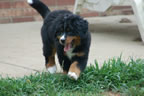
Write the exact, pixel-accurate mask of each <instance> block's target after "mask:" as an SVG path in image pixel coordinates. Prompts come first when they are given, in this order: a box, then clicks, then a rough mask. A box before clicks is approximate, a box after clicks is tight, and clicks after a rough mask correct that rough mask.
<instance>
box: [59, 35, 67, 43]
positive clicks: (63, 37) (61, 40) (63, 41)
mask: <svg viewBox="0 0 144 96" xmlns="http://www.w3.org/2000/svg"><path fill="white" fill-rule="evenodd" d="M65 40H66V37H65V34H63V35H62V36H61V38H60V43H61V44H62V45H64V44H65Z"/></svg>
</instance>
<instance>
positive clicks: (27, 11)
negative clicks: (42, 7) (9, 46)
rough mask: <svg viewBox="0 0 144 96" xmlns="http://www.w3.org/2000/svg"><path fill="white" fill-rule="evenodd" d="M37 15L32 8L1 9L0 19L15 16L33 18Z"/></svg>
mask: <svg viewBox="0 0 144 96" xmlns="http://www.w3.org/2000/svg"><path fill="white" fill-rule="evenodd" d="M37 14H38V13H37V12H36V11H35V10H34V9H32V8H23V9H18V8H16V9H2V10H0V17H10V16H12V17H15V16H34V15H37Z"/></svg>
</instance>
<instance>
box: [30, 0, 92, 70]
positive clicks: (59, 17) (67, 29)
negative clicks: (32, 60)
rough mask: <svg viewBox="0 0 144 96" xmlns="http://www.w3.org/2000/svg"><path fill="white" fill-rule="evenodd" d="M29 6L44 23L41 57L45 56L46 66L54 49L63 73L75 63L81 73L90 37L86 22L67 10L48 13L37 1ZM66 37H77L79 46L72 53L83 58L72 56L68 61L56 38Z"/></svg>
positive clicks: (86, 57) (43, 5) (45, 7)
mask: <svg viewBox="0 0 144 96" xmlns="http://www.w3.org/2000/svg"><path fill="white" fill-rule="evenodd" d="M33 1H34V3H33V4H31V6H32V7H33V8H35V9H36V10H37V11H38V12H39V13H40V14H41V16H42V17H43V18H44V23H43V26H42V29H41V36H42V41H43V55H44V56H45V61H46V64H47V63H48V61H49V60H48V57H49V56H51V55H52V50H53V49H54V48H56V52H57V55H58V59H59V63H60V64H61V66H62V67H63V70H64V71H67V72H68V71H69V68H70V65H71V64H72V63H73V62H74V61H77V62H78V65H77V67H79V68H80V70H81V71H83V70H84V69H85V67H86V65H87V60H88V54H89V48H90V42H91V36H90V32H89V31H88V22H87V21H86V20H84V19H83V18H82V17H80V16H78V15H75V14H73V13H72V12H70V11H67V10H57V11H53V12H50V10H49V9H48V7H47V6H46V5H45V4H43V3H42V2H41V1H39V0H33ZM64 33H65V34H66V36H65V37H67V36H79V37H80V44H79V45H77V46H75V48H74V50H73V53H79V52H83V53H84V55H83V56H74V57H72V59H69V58H68V57H67V56H66V55H65V52H64V45H62V44H61V43H60V42H59V39H58V38H57V37H58V36H61V35H62V34H64Z"/></svg>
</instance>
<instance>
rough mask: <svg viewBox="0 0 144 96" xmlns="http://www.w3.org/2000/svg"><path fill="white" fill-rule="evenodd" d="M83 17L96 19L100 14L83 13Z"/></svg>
mask: <svg viewBox="0 0 144 96" xmlns="http://www.w3.org/2000/svg"><path fill="white" fill-rule="evenodd" d="M80 15H81V16H82V17H95V16H99V13H97V12H92V13H82V14H80Z"/></svg>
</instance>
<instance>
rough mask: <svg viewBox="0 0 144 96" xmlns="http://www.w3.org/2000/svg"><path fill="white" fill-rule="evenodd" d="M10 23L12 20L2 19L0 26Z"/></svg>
mask: <svg viewBox="0 0 144 96" xmlns="http://www.w3.org/2000/svg"><path fill="white" fill-rule="evenodd" d="M10 22H11V19H10V18H2V19H0V24H4V23H10Z"/></svg>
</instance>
